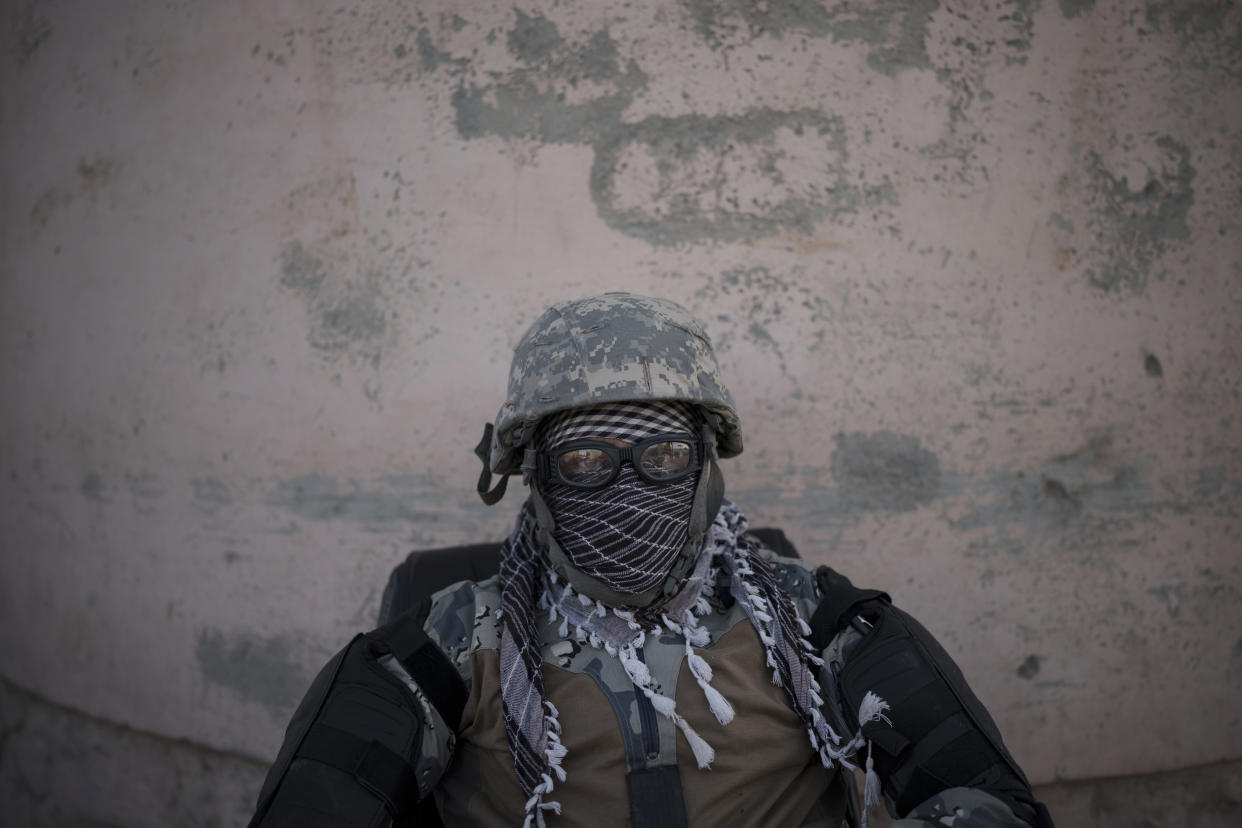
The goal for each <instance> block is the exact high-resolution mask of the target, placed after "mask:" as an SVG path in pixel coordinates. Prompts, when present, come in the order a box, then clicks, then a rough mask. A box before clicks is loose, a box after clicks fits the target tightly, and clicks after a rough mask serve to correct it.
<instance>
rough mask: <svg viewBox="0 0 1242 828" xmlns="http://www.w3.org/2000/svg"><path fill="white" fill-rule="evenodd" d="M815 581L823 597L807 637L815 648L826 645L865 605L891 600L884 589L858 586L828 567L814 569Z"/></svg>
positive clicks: (821, 647) (812, 618)
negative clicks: (882, 590) (860, 587)
mask: <svg viewBox="0 0 1242 828" xmlns="http://www.w3.org/2000/svg"><path fill="white" fill-rule="evenodd" d="M815 583H816V585H817V586H818V587H819V591H820V595H821V596H822V597H821V598H820V600H819V606H818V607H816V608H815V614H814V615H812V616H811V621H810V625H811V634H810V636H808V637H807V640H808V641H809V642H810V644H811V646H812V647H814V648H815V649H817V650H823V649H824V648H825V647H827V646H828V644H829V643H830V642H831V641H832V639H833V638H834V637H835V636H836V634H837V633H839V632H840V631H841V630H843V629H845V627H846V625H848V624H850V623H851V622H852V621H853V620H854V618H855V617H856V616H858V615H859V614H861V613H862V612H863V610H864V609H865V608H866V605H867V604H869V603H872V602H877V601H878V602H882V603H884V604H891V603H892V602H893V599H892V598H890V597H889V596H888V593H887V592H881V591H880V590H878V589H859V588H858V587H856V586H854V585H853V584H852V583H850V579H849V578H847V577H845V576H844V575H842V574H841V573H839V572H837V571H836V570H834V569H831V568H830V567H827V566H821V567H820V568H819V569H817V570H815Z"/></svg>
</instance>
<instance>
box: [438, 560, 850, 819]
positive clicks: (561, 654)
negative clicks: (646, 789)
mask: <svg viewBox="0 0 1242 828" xmlns="http://www.w3.org/2000/svg"><path fill="white" fill-rule="evenodd" d="M776 571H777V574H778V580H780V581H781V584H782V587H784V588H785V589H786V590H787V591H788V592H790V594H791V595H792V596H793V597H794V599H795V603H796V604H797V605H798V607H799V610H800V611H801V612H803V613H804V615H805V614H807V613H808V611H809V608H811V607H812V606H813V603H814V600H815V596H814V593H813V584H812V579H811V578H810V577H809V573H807V571H806V570H805V569H803V568H802V567H800V566H797V565H796V564H792V563H785V562H780V563H778V564H777V565H776ZM498 592H499V590H498V588H497V584H496V581H495V579H491V580H489V581H484V582H482V583H479V584H463V585H460V586H458V587H456V588H451V589H450V590H447V591H446V592H444V593H441V594H439V595H438V596H437V598H436V600H435V602H434V605H433V607H432V611H431V614H430V616H429V617H428V622H427V625H428V634H429V635H430V636H431V637H432V639H433V640H436V641H437V642H438V643H440V645H441V646H442V647H443V648H444V649H445V650H446V652H448V654H449V656H450V658H451V659H453V660H454V661H455V663H456V664H457V665H458V668H459V670H460V671H461V673H462V675H463V678H465V679H466V680H467V681H468V682H469V683H470V687H471V691H470V697H469V700H468V701H467V704H466V709H465V711H464V713H463V716H462V723H461V727H460V728H459V732H458V741H457V747H456V754H455V756H454V757H453V760H452V763H451V765H450V766H449V768H448V771H447V773H446V774H445V775H444V777H443V778H442V780H441V783H440V787H439V792H438V795H437V801H438V802H439V804H440V808H441V813H442V814H443V816H444V818H445V823H446V824H447V825H452V826H485V827H486V828H490V826H497V827H499V826H506V828H509V827H510V826H515V825H520V824H521V823H522V819H523V816H524V812H523V806H524V804H525V798H524V797H523V796H522V793H521V790H520V788H519V786H518V782H517V777H516V774H515V773H514V769H513V758H512V755H511V753H510V751H509V743H508V738H507V736H506V734H505V726H504V719H503V717H502V714H501V710H502V707H501V696H500V674H499V651H498V650H499V648H498V637H499V636H498V632H497V629H498V624H497V622H496V619H495V609H496V608H497V607H498V606H499V597H498ZM703 624H704V626H705V627H706V628H707V629H708V630H709V631H710V632H711V634H712V641H713V643H712V644H711V645H710V646H709V647H708V648H706V649H700V650H696V652H698V653H699V654H700V655H702V656H703V658H705V659H706V660H707V662H708V664H710V665H711V667H712V671H713V673H714V678H713V679H712V686H713V687H715V688H716V689H717V690H719V691H720V692H721V693H723V694H724V696H725V698H727V699H728V700H729V702H730V703H731V704H732V705H733V707H734V710H735V711H736V716H735V718H734V720H733V721H732V722H731V723H730V724H729V725H727V726H723V725H721V724H720V723H719V722H717V721H716V718H715V716H713V715H712V713H711V710H710V709H709V707H708V705H707V700H706V698H705V697H704V696H703V691H702V689H701V688H700V687H699V686H698V684H697V682H696V681H695V679H694V676H693V675H692V674H691V672H690V670H689V668H688V667H687V665H686V663H685V642H684V641H683V640H682V639H681V637H680V636H676V635H671V634H665V635H663V636H661V637H659V639H658V640H657V639H656V637H654V636H652V637H649V640H648V644H647V647H646V649H645V653H644V658H645V660H646V662H647V664H648V666H649V668H650V669H651V671H652V675H653V676H654V677H655V678H656V680H657V681H659V682H660V683H662V684H664V685H666V686H669V690H668V692H670V694H671V695H673V696H674V698H675V699H676V700H677V711H678V712H679V713H680V714H681V715H683V716H685V717H686V718H687V719H688V720H689V721H690V723H691V725H692V726H693V727H694V729H695V730H696V731H698V733H699V734H700V735H701V736H703V738H705V739H706V740H707V741H708V742H709V743H710V744H711V745H712V746H713V747H714V748H715V749H716V760H715V762H714V763H713V764H712V767H711V768H710V769H706V770H700V769H699V768H698V767H697V766H696V763H695V760H694V756H693V754H692V753H691V751H690V748H689V746H688V745H687V744H686V742H685V738H684V737H683V736H682V735H681V733H680V732H679V731H677V730H676V729H675V728H674V727H673V726H672V725H671V723H670V722H668V720H667V719H666V718H664V717H663V716H656V720H657V721H656V724H657V725H658V730H659V734H658V741H659V750H658V751H657V752H656V753H655V754H652V755H650V756H640V757H639V758H638V761H639V762H645V763H646V764H649V765H651V766H656V765H666V764H674V763H675V764H676V765H677V767H678V770H679V773H680V777H681V785H682V791H683V796H684V802H685V807H686V817H687V822H688V824H689V825H692V826H695V825H713V826H714V825H729V826H738V827H739V828H759V826H776V825H779V826H808V828H809V826H815V828H828V826H832V828H836V826H839V825H840V824H841V821H842V814H843V813H844V807H845V805H844V800H843V798H842V797H843V794H842V789H841V788H840V786H839V785H834V784H832V782H833V774H834V773H835V771H830V770H827V769H825V768H824V767H823V766H822V765H820V763H819V760H818V758H817V757H816V755H815V754H814V752H813V751H812V750H811V745H810V742H809V740H808V739H807V736H806V733H805V731H804V730H803V728H802V727H801V725H800V723H799V721H798V718H797V716H796V715H795V714H794V712H793V710H791V709H790V707H789V702H788V700H787V698H786V697H785V693H784V691H783V690H782V689H781V688H779V687H776V686H775V685H773V684H772V674H771V670H770V669H769V668H768V667H766V666H765V664H764V649H763V647H762V645H761V644H760V642H759V638H758V635H757V634H756V633H755V630H754V627H753V626H751V624H750V622H749V621H748V620H747V619H746V617H745V614H744V612H743V611H742V609H741V607H740V606H739V605H738V604H736V603H734V604H732V605H731V606H729V607H725V606H723V605H722V604H720V603H718V602H714V611H713V612H711V613H708V614H707V615H706V616H704V618H703ZM540 628H541V629H540V632H541V637H542V640H543V642H544V646H543V656H544V681H545V686H546V688H547V697H548V699H549V700H550V701H551V702H552V703H553V704H554V705H555V706H556V707H557V709H558V710H559V719H560V722H561V728H562V730H561V739H562V742H563V743H564V744H565V746H566V747H567V748H568V751H569V752H568V755H567V756H566V757H565V760H564V769H565V772H566V774H567V778H566V781H565V782H558V784H557V785H556V788H555V790H554V791H553V792H552V795H551V796H550V797H548V798H549V799H551V800H554V801H558V802H560V803H561V806H562V809H563V812H562V815H561V816H559V817H558V816H555V815H552V814H549V816H548V818H549V825H552V824H555V825H556V826H557V828H560V827H561V826H566V828H568V827H569V826H575V825H589V826H591V828H607V827H608V826H627V825H629V824H630V812H629V797H628V794H627V788H626V773H627V771H628V767H629V763H627V753H626V742H627V740H628V741H629V742H630V744H631V754H633V752H634V751H633V747H632V746H633V745H634V744H635V743H637V742H638V741H640V740H641V738H642V736H641V733H640V731H641V729H642V728H641V723H640V721H639V718H640V716H639V714H638V711H637V703H636V701H635V693H634V688H633V685H632V684H631V682H630V680H629V678H628V677H627V676H626V675H625V672H624V670H623V669H622V668H621V667H620V664H619V663H618V661H617V659H616V658H615V657H613V656H609V655H607V654H606V653H604V652H603V651H601V650H597V649H595V648H593V647H590V646H589V645H587V644H583V643H578V642H575V641H572V640H570V641H566V640H562V639H560V638H559V636H557V634H556V630H555V627H554V625H550V624H546V623H542V624H540ZM648 728H649V729H650V725H648ZM623 729H624V730H623ZM630 761H631V762H632V761H634V757H633V756H632V755H631V759H630Z"/></svg>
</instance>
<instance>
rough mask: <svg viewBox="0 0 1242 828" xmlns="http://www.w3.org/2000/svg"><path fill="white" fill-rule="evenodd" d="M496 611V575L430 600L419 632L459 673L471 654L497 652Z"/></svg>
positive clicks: (450, 588) (459, 585)
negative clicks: (425, 635)
mask: <svg viewBox="0 0 1242 828" xmlns="http://www.w3.org/2000/svg"><path fill="white" fill-rule="evenodd" d="M499 609H500V576H499V575H493V576H492V577H490V578H487V579H485V580H482V581H459V582H458V583H456V584H452V585H450V586H448V587H445V588H444V589H442V590H440V591H439V592H437V593H435V594H434V595H432V596H431V609H430V610H429V611H428V613H427V620H426V622H425V623H424V624H423V629H424V630H426V632H427V636H428V637H429V638H430V639H431V640H432V641H433V642H434V643H435V644H436V646H438V647H439V648H440V649H441V650H442V651H444V653H445V654H446V655H448V657H449V659H450V660H452V661H453V662H454V663H455V664H457V665H458V668H459V669H462V668H463V667H465V663H466V661H467V660H468V659H469V656H470V653H471V652H473V651H474V650H479V649H498V648H499V646H500V618H499V615H498V612H499Z"/></svg>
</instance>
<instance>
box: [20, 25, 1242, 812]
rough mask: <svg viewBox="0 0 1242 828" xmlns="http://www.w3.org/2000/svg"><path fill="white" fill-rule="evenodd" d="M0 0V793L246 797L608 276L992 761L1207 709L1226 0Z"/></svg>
mask: <svg viewBox="0 0 1242 828" xmlns="http://www.w3.org/2000/svg"><path fill="white" fill-rule="evenodd" d="M2 13H3V15H4V20H5V27H4V29H3V31H4V32H5V35H4V41H3V55H2V63H0V66H2V67H3V71H2V73H0V124H2V125H3V129H2V130H0V159H2V160H0V163H2V164H3V166H2V175H0V215H2V216H3V222H2V223H0V250H2V252H3V259H2V264H0V267H2V268H3V269H2V270H0V357H2V363H0V399H2V402H3V406H2V412H0V431H2V432H3V435H4V437H3V441H2V442H0V452H2V453H0V471H2V472H3V475H2V485H3V497H0V526H2V532H3V535H2V544H3V545H2V555H3V558H2V561H0V676H2V678H3V683H2V688H3V693H0V700H3V705H4V715H3V716H0V723H2V724H3V727H4V730H3V732H2V733H0V751H2V753H0V769H3V774H0V776H2V781H3V788H2V789H0V792H3V793H5V794H7V795H5V796H0V802H8V803H10V804H8V805H0V808H9V809H16V810H14V811H13V813H12V814H11V815H10V816H11V819H7V820H3V821H5V822H6V824H28V825H42V824H54V823H57V822H60V823H63V822H64V821H66V820H68V821H75V822H78V823H80V824H109V825H114V824H117V825H148V824H150V825H155V824H167V823H168V822H176V823H178V824H186V825H190V824H202V825H217V824H235V823H237V822H238V821H241V820H242V818H243V817H242V815H243V814H244V812H245V810H246V809H247V808H248V807H249V802H250V801H252V797H253V794H254V792H255V790H256V789H257V784H258V780H259V778H260V775H261V772H262V764H263V763H264V762H266V761H269V760H270V758H271V757H272V755H273V754H274V751H275V748H276V746H277V745H278V743H279V740H280V737H281V731H282V729H283V726H284V723H285V721H286V720H287V718H288V716H289V714H290V713H291V711H292V708H293V706H294V704H295V702H296V701H297V699H298V698H299V696H300V694H301V692H302V690H303V688H304V687H305V685H306V683H307V682H308V681H309V679H310V677H311V676H312V675H313V673H314V671H315V670H316V669H317V667H318V666H319V665H320V664H321V663H322V662H323V661H324V660H325V659H326V658H327V657H328V656H329V655H330V654H331V653H332V652H333V651H335V650H336V649H337V648H339V647H340V646H341V644H342V643H343V642H344V641H345V640H347V638H348V637H349V636H350V635H351V634H352V633H353V632H354V631H355V630H358V629H362V628H366V627H368V626H369V625H370V623H371V621H372V619H373V618H374V615H375V612H376V610H377V606H378V600H379V594H380V591H381V589H382V586H383V583H384V581H385V578H386V575H387V573H388V571H389V570H390V568H391V567H392V566H393V565H394V564H396V563H397V562H398V561H400V560H401V559H402V557H403V556H404V554H405V553H406V552H407V551H408V550H409V549H411V548H413V547H419V546H433V545H440V544H449V543H456V542H462V541H467V540H478V539H484V538H493V537H494V538H498V537H500V536H502V535H503V534H504V533H505V532H506V531H507V528H508V525H509V523H510V521H511V518H512V515H513V512H514V510H515V509H516V508H517V505H518V497H517V496H515V494H512V493H511V494H510V496H509V497H508V498H507V499H506V500H505V501H503V503H502V504H501V505H499V506H497V507H494V508H492V509H487V508H485V507H484V506H482V505H481V504H480V503H479V502H478V500H477V498H476V497H475V496H474V494H473V484H474V479H475V476H476V474H477V466H476V465H475V460H474V457H473V455H472V454H471V449H472V447H473V445H474V443H475V441H476V440H477V439H478V435H479V432H480V429H481V426H482V424H483V422H485V421H486V420H489V419H491V418H492V416H493V415H494V413H495V410H496V408H497V407H498V406H499V404H500V402H501V397H502V394H503V389H504V378H505V373H506V370H507V362H508V353H509V351H510V349H511V348H512V346H513V344H514V343H515V342H516V340H517V338H518V336H519V335H520V334H521V332H522V330H523V329H524V328H525V326H526V325H527V324H528V323H529V322H530V321H531V320H532V319H533V318H534V317H535V316H536V315H537V314H538V313H539V312H540V311H541V310H542V308H543V307H544V306H546V305H547V304H548V303H550V302H551V301H554V300H557V299H561V298H565V297H571V296H579V295H585V294H590V293H595V292H599V291H602V290H607V289H622V288H625V289H632V290H636V291H639V292H644V293H650V294H658V295H663V296H667V297H669V298H672V299H675V300H677V301H679V302H682V303H683V304H685V305H687V306H688V307H690V308H691V309H692V310H693V311H694V312H696V313H697V314H699V315H700V316H701V318H703V319H704V320H705V321H706V323H707V324H708V327H709V331H710V333H711V334H712V336H713V337H714V340H715V342H716V345H717V348H718V351H719V355H720V358H721V360H722V362H723V364H724V367H725V369H726V370H727V372H728V376H730V377H732V387H733V391H734V394H735V396H736V397H737V399H738V403H739V407H740V410H741V415H742V418H743V422H744V425H745V428H746V439H747V449H746V453H745V454H744V455H743V456H742V457H740V458H738V459H737V460H734V461H730V462H729V463H728V464H727V466H726V469H725V473H726V476H727V482H728V485H729V488H730V491H731V493H732V495H733V497H734V499H735V500H737V501H738V502H739V504H741V505H742V506H743V508H744V509H746V510H747V511H748V512H749V513H750V514H751V516H752V520H753V522H754V523H756V524H759V525H763V524H779V525H782V526H784V527H785V528H786V529H787V531H788V533H789V534H790V536H791V537H792V538H793V540H794V541H795V543H797V545H798V546H799V547H800V548H801V549H802V550H803V553H804V556H805V557H807V558H808V559H810V560H811V561H812V562H816V563H819V562H828V563H831V564H833V565H834V566H835V567H838V568H839V569H841V570H843V571H845V572H846V573H848V574H850V575H851V576H852V577H853V578H854V580H855V581H857V582H863V583H866V584H869V585H875V586H879V587H882V588H885V589H888V590H889V591H891V592H892V593H893V594H894V595H895V597H896V598H897V599H898V600H899V601H900V602H901V603H902V604H903V605H904V606H906V607H907V608H909V609H911V610H912V611H913V612H915V613H916V614H917V615H918V616H919V617H920V618H922V619H923V620H924V621H925V622H926V623H927V625H928V626H929V627H931V628H932V629H933V631H935V632H936V633H937V634H938V635H939V636H940V637H941V638H942V640H943V641H944V643H945V644H946V646H947V647H948V648H949V649H950V650H951V651H952V652H953V653H954V654H956V655H957V656H958V657H959V658H960V661H961V663H962V665H963V667H964V669H965V671H966V673H967V675H968V676H970V677H971V679H972V682H973V684H974V686H975V687H976V689H977V691H978V692H979V694H980V695H981V696H982V697H983V699H984V700H985V701H986V702H987V703H988V704H989V706H990V707H991V709H992V711H993V712H994V714H995V716H996V718H997V719H998V721H999V723H1000V724H1001V727H1002V730H1003V731H1004V732H1005V734H1006V736H1007V739H1008V740H1009V742H1010V744H1011V746H1012V747H1013V749H1014V752H1015V754H1016V755H1017V756H1018V758H1019V760H1020V761H1021V762H1022V763H1023V764H1024V766H1025V767H1026V768H1027V769H1028V771H1029V772H1030V774H1031V776H1032V777H1033V779H1034V780H1036V781H1038V782H1041V783H1044V782H1054V781H1072V780H1088V779H1098V778H1104V777H1122V776H1129V775H1134V774H1151V773H1162V772H1165V771H1170V770H1174V769H1180V768H1187V767H1193V766H1203V765H1210V764H1213V763H1219V762H1221V761H1229V760H1236V759H1238V758H1239V757H1242V749H1239V746H1238V745H1239V736H1240V735H1242V704H1239V702H1238V691H1237V687H1238V686H1239V683H1240V681H1242V601H1240V600H1239V598H1240V597H1242V596H1240V592H1242V573H1240V571H1239V567H1240V564H1242V561H1240V556H1239V551H1238V550H1239V546H1240V544H1239V532H1240V530H1242V522H1240V518H1239V507H1240V505H1242V402H1240V400H1239V386H1240V384H1242V363H1240V361H1239V357H1240V356H1242V332H1240V331H1239V327H1238V326H1239V322H1238V319H1239V311H1242V278H1240V277H1242V265H1240V264H1239V262H1240V255H1239V254H1242V222H1240V221H1239V216H1240V215H1242V169H1240V168H1239V165H1240V163H1242V9H1240V8H1237V7H1236V6H1235V5H1234V4H1232V3H1161V2H1147V3H1139V2H1103V0H1101V2H1091V0H1075V1H1074V2H1070V0H1059V2H1045V3H1041V2H1039V0H1000V1H999V2H988V3H978V4H965V5H959V4H938V3H936V2H931V1H930V0H878V1H877V2H867V3H838V2H829V0H822V2H821V0H768V2H766V3H754V2H741V0H721V2H709V0H683V1H682V2H665V3H657V2H635V3H629V4H618V3H603V2H598V3H588V2H559V3H558V2H526V1H525V0H523V2H520V3H518V4H517V5H516V6H514V5H512V4H511V3H508V2H506V3H501V4H491V3H482V2H471V3H461V2H449V0H441V2H413V3H412V2H404V3H402V2H376V3H368V4H351V5H342V4H335V3H322V2H291V0H284V2H265V3H262V4H258V3H244V2H238V1H237V0H232V1H231V2H214V3H186V2H163V3H157V2H153V0H134V2H130V3H126V4H101V3H90V2H68V0H66V1H65V2H37V3H9V4H6V8H5V10H4V11H3V12H2ZM170 752H171V753H170ZM174 754H175V755H176V756H177V757H180V758H177V759H175V760H174V759H172V758H170V756H173V755H174ZM1218 767H1228V768H1235V769H1236V767H1237V765H1236V764H1227V765H1224V766H1219V765H1218ZM57 779H61V780H73V785H72V786H70V787H69V788H67V787H66V786H65V785H64V784H61V783H58V782H56V781H55V780H57ZM191 779H192V781H191ZM49 780H50V781H49ZM170 780H172V781H170ZM70 789H71V790H72V792H73V794H72V796H70V797H68V798H67V799H66V797H65V796H61V795H60V794H62V793H63V792H65V791H68V790H70ZM204 791H207V792H211V791H215V792H217V794H218V796H217V797H216V798H214V799H212V798H210V797H208V799H204V793H203V792H204ZM221 792H227V795H225V794H224V793H221ZM1235 794H1236V791H1235ZM205 801H210V807H204V805H203V803H204V802H205ZM1233 801H1234V803H1235V805H1236V796H1235V798H1234V800H1233ZM1080 804H1081V802H1080ZM66 808H69V809H71V810H69V811H67V810H65V809H66ZM74 809H76V810H74ZM1088 810H1089V809H1088ZM1084 813H1085V811H1084Z"/></svg>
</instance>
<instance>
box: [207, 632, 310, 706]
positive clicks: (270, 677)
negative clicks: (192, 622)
mask: <svg viewBox="0 0 1242 828" xmlns="http://www.w3.org/2000/svg"><path fill="white" fill-rule="evenodd" d="M301 649H304V648H303V647H302V646H301V645H300V643H299V642H295V641H293V640H292V639H290V638H289V637H287V636H281V635H276V636H270V637H265V636H262V635H259V634H258V633H253V632H240V633H231V634H230V633H225V632H223V631H222V630H216V629H204V630H202V631H201V632H200V633H199V635H198V641H197V642H196V644H195V647H194V655H195V658H196V659H197V660H198V665H199V668H200V669H201V670H202V671H203V676H204V677H205V678H206V679H207V680H208V681H211V682H214V683H215V684H219V685H221V686H222V687H227V688H228V689H230V690H232V691H233V692H235V693H237V695H239V696H241V697H242V698H243V699H245V700H246V701H249V702H254V703H255V704H259V705H262V706H263V707H265V708H266V709H267V710H268V712H270V713H271V714H272V716H273V717H274V718H279V719H283V718H285V717H287V716H288V715H289V712H290V710H291V709H292V708H293V707H294V705H295V704H296V703H297V701H298V699H299V698H301V697H302V695H303V694H304V693H305V692H306V688H307V687H308V686H309V684H310V680H311V678H312V675H311V673H310V671H308V670H307V669H306V668H304V667H303V666H302V665H301V664H299V663H298V662H297V661H296V660H294V658H293V657H292V655H291V653H292V652H294V651H296V650H301Z"/></svg>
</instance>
